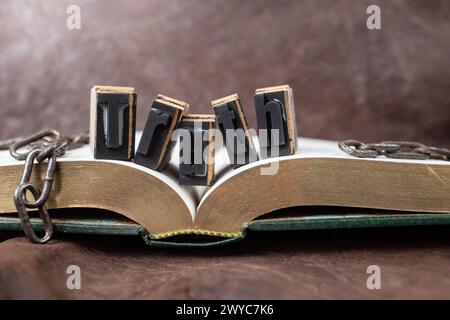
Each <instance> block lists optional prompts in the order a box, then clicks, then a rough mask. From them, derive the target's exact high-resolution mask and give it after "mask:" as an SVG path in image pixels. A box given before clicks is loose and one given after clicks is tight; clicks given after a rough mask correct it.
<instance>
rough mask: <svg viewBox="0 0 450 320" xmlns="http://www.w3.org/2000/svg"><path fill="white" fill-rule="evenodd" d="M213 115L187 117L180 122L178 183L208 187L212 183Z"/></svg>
mask: <svg viewBox="0 0 450 320" xmlns="http://www.w3.org/2000/svg"><path fill="white" fill-rule="evenodd" d="M214 126H215V119H214V116H213V115H193V114H191V115H187V116H185V117H183V119H182V120H181V123H180V126H179V128H180V129H182V130H180V166H179V183H180V184H182V185H197V186H210V185H212V183H213V181H214V151H215V150H214V132H213V129H214Z"/></svg>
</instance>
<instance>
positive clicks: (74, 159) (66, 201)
mask: <svg viewBox="0 0 450 320" xmlns="http://www.w3.org/2000/svg"><path fill="white" fill-rule="evenodd" d="M46 165H47V163H46V162H44V163H42V164H40V165H35V166H34V169H33V175H32V181H34V182H36V183H37V184H38V185H42V181H43V177H44V175H45V170H46ZM22 171H23V161H22V162H19V161H16V160H14V159H13V158H11V156H10V155H9V152H8V151H0V176H1V179H0V214H2V213H12V212H16V208H15V206H14V202H13V193H14V190H15V189H16V187H17V185H18V183H19V181H20V177H21V175H22ZM191 193H192V192H191V190H189V189H188V188H183V187H182V186H180V185H178V182H177V181H176V180H175V179H174V177H172V176H171V175H169V174H165V173H159V172H156V171H152V170H149V169H147V168H145V167H143V166H139V165H136V164H134V163H133V162H127V161H108V160H95V159H94V158H93V157H92V155H91V152H90V150H89V146H87V145H86V146H83V147H82V148H79V149H75V150H70V151H68V152H67V153H66V155H65V156H63V157H61V158H58V167H57V171H56V178H55V181H54V184H53V188H52V192H51V195H50V198H49V200H48V202H47V206H48V208H49V209H62V208H95V209H105V210H110V211H113V212H116V213H118V214H121V215H123V216H125V217H127V218H129V219H131V220H133V221H135V222H136V223H138V224H139V225H141V226H143V227H144V228H145V229H147V231H149V232H150V233H152V234H158V233H163V232H168V231H171V230H180V229H190V228H192V226H193V219H194V216H195V212H196V206H197V203H196V201H195V200H194V196H193V195H192V194H191ZM86 212H88V210H86Z"/></svg>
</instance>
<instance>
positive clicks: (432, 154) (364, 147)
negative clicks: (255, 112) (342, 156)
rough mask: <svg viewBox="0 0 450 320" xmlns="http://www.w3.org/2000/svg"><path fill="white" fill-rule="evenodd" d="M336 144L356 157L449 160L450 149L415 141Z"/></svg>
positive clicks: (342, 142)
mask: <svg viewBox="0 0 450 320" xmlns="http://www.w3.org/2000/svg"><path fill="white" fill-rule="evenodd" d="M338 145H339V148H340V149H341V150H342V151H344V152H345V153H348V154H349V155H351V156H353V157H358V158H376V157H379V156H385V157H388V158H395V159H412V160H427V159H437V160H445V161H450V150H448V149H445V148H436V147H429V146H426V145H424V144H421V143H417V142H409V141H383V142H380V143H367V144H366V143H363V142H361V141H358V140H346V141H341V142H339V144H338Z"/></svg>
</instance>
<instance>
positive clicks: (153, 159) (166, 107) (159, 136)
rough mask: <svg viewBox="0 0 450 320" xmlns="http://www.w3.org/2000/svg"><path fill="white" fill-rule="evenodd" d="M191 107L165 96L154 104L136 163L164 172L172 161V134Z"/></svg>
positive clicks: (159, 97)
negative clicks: (170, 160)
mask: <svg viewBox="0 0 450 320" xmlns="http://www.w3.org/2000/svg"><path fill="white" fill-rule="evenodd" d="M188 108H189V105H188V104H187V103H185V102H182V101H178V100H175V99H172V98H169V97H165V96H163V95H158V98H157V99H156V100H155V101H154V102H153V104H152V107H151V110H150V114H149V116H148V118H147V123H146V124H145V128H144V131H143V133H142V137H141V140H140V142H139V146H138V149H137V151H136V155H135V157H134V162H135V163H137V164H140V165H142V166H145V167H147V168H149V169H152V170H157V171H162V170H164V168H165V167H166V165H167V163H168V161H169V159H170V151H171V148H172V146H173V145H174V143H173V142H172V141H171V137H172V133H173V131H174V129H175V128H176V126H177V125H178V124H179V122H180V120H181V117H182V115H183V113H185V112H187V109H188Z"/></svg>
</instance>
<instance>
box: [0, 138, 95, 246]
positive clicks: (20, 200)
mask: <svg viewBox="0 0 450 320" xmlns="http://www.w3.org/2000/svg"><path fill="white" fill-rule="evenodd" d="M87 143H89V134H87V133H83V134H81V135H78V136H75V137H64V136H63V135H62V134H61V133H59V132H58V131H56V130H45V131H41V132H38V133H36V134H34V135H32V136H30V137H27V138H15V139H9V140H4V141H0V150H6V149H9V152H10V154H11V156H12V157H13V158H14V159H16V160H25V165H24V170H23V174H22V178H21V179H20V183H19V186H18V187H17V189H16V190H15V192H14V204H15V206H16V209H17V213H18V215H19V219H20V222H21V224H22V229H23V231H24V233H25V235H26V236H27V238H28V239H29V240H30V241H31V242H34V243H46V242H47V241H49V240H50V239H51V237H52V235H53V224H52V221H51V218H50V215H49V214H48V210H47V207H46V202H47V200H48V198H49V196H50V193H51V191H52V186H53V178H54V175H55V171H56V166H57V160H56V159H57V157H61V156H63V155H64V154H65V152H66V151H67V150H68V149H75V148H79V147H81V146H82V145H84V144H87ZM23 149H25V150H23ZM21 150H22V151H21ZM44 160H48V163H47V169H46V173H45V177H44V184H43V188H42V191H41V188H40V187H39V186H38V185H37V184H35V183H34V182H31V181H30V179H31V175H32V171H33V167H34V164H35V162H36V163H41V162H43V161H44ZM27 191H29V192H31V194H32V195H33V198H34V200H33V201H31V200H29V199H28V198H27ZM27 209H37V210H38V213H39V216H40V217H41V219H42V223H43V226H44V230H45V235H44V236H43V237H39V236H37V235H36V233H35V232H34V230H33V227H32V225H31V222H30V216H29V214H28V211H27Z"/></svg>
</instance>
